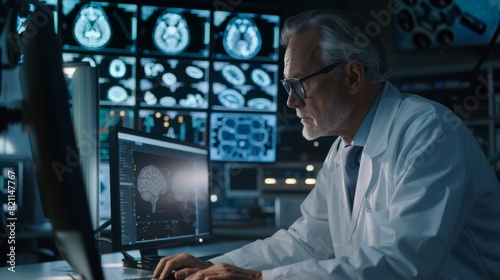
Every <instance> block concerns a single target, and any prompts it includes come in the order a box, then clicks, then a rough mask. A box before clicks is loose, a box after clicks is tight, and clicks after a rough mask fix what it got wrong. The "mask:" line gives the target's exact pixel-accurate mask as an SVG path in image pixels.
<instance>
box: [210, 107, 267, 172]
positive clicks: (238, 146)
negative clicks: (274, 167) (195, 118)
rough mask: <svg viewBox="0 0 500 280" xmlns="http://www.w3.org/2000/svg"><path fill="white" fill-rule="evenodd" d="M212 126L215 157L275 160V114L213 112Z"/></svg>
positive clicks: (233, 159)
mask: <svg viewBox="0 0 500 280" xmlns="http://www.w3.org/2000/svg"><path fill="white" fill-rule="evenodd" d="M211 126H212V130H211V132H210V134H211V139H210V149H211V158H212V159H213V160H228V161H262V162H265V161H274V159H275V144H274V141H275V140H274V139H275V137H274V133H275V126H276V117H275V116H272V115H253V114H249V115H243V114H224V113H214V114H212V116H211Z"/></svg>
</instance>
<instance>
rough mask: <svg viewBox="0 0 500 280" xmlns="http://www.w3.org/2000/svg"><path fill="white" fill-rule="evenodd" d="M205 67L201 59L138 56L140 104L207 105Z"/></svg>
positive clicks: (207, 66)
mask: <svg viewBox="0 0 500 280" xmlns="http://www.w3.org/2000/svg"><path fill="white" fill-rule="evenodd" d="M209 66H210V63H209V62H208V61H205V60H190V59H183V60H179V59H166V58H141V60H140V67H141V69H140V75H141V77H140V81H139V88H140V90H141V94H142V101H141V103H140V105H141V106H151V107H166V108H190V109H191V108H196V109H205V108H208V90H209V84H208V83H209V80H208V75H209Z"/></svg>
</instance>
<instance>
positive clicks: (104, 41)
mask: <svg viewBox="0 0 500 280" xmlns="http://www.w3.org/2000/svg"><path fill="white" fill-rule="evenodd" d="M61 11H62V13H61V16H60V18H59V20H60V22H61V23H60V26H61V29H60V32H59V33H60V34H61V38H62V48H63V50H85V51H103V52H126V53H130V52H135V51H136V39H137V5H133V4H119V3H108V2H88V1H80V0H63V1H62V3H61Z"/></svg>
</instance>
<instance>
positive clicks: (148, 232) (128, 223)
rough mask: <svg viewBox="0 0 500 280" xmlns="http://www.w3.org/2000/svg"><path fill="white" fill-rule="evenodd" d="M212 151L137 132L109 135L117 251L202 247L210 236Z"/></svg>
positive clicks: (151, 251)
mask: <svg viewBox="0 0 500 280" xmlns="http://www.w3.org/2000/svg"><path fill="white" fill-rule="evenodd" d="M208 155H209V154H208V149H207V148H206V147H203V146H199V145H193V144H187V143H183V142H179V141H175V140H173V139H170V138H166V137H162V136H155V135H153V134H150V133H144V132H140V131H137V130H132V129H125V128H119V127H114V128H113V129H112V130H111V133H110V160H109V164H110V174H111V178H110V182H111V218H112V235H113V250H114V251H126V250H131V249H139V250H141V254H142V256H143V258H145V257H147V258H156V257H157V252H156V248H158V247H161V246H165V245H169V244H170V245H171V244H176V245H178V244H188V243H199V242H200V241H201V240H202V239H203V238H206V237H209V236H211V234H212V231H211V213H210V200H209V193H210V192H209V191H210V190H209V187H210V178H209V174H210V172H209V171H210V170H209V156H208Z"/></svg>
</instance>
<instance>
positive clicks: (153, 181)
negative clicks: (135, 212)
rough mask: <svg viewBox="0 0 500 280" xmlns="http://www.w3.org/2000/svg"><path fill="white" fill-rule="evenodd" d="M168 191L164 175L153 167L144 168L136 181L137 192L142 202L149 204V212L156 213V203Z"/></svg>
mask: <svg viewBox="0 0 500 280" xmlns="http://www.w3.org/2000/svg"><path fill="white" fill-rule="evenodd" d="M167 190H168V185H167V179H166V178H165V175H164V174H163V173H162V172H161V170H160V169H158V168H157V167H156V166H154V165H148V166H145V167H144V168H143V169H142V170H141V171H140V172H139V177H138V179H137V191H138V192H139V194H140V195H141V198H142V199H143V200H144V201H149V202H150V203H151V212H152V213H156V202H157V201H158V198H159V197H160V195H164V194H165V193H166V192H167Z"/></svg>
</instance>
